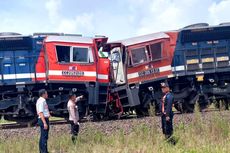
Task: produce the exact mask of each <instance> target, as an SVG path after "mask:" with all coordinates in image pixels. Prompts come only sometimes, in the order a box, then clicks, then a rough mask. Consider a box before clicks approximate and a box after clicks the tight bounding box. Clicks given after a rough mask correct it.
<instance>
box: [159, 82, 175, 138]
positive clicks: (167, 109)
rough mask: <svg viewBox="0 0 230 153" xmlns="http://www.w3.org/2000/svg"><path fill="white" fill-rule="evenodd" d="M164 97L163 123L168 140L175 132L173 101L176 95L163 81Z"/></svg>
mask: <svg viewBox="0 0 230 153" xmlns="http://www.w3.org/2000/svg"><path fill="white" fill-rule="evenodd" d="M161 90H162V92H163V98H162V102H161V123H162V131H163V134H164V135H165V138H166V139H167V140H168V139H169V138H171V136H172V134H173V115H174V114H173V111H172V107H173V101H174V97H173V94H172V93H171V91H170V88H169V85H168V84H167V83H165V82H163V83H161Z"/></svg>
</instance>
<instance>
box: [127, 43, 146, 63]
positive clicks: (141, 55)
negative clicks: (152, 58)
mask: <svg viewBox="0 0 230 153" xmlns="http://www.w3.org/2000/svg"><path fill="white" fill-rule="evenodd" d="M131 56H132V63H133V65H135V64H140V63H144V62H146V61H147V60H148V58H147V54H146V51H145V47H142V48H138V49H133V50H131Z"/></svg>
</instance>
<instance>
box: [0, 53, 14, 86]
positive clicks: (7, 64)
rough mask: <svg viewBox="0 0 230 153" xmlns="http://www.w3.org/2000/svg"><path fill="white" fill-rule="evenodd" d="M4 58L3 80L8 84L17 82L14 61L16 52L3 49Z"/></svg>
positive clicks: (2, 64)
mask: <svg viewBox="0 0 230 153" xmlns="http://www.w3.org/2000/svg"><path fill="white" fill-rule="evenodd" d="M2 55H3V58H2V60H1V70H2V71H1V73H2V76H3V77H2V82H3V83H6V84H8V83H9V84H14V83H15V78H16V74H15V62H14V52H13V51H2Z"/></svg>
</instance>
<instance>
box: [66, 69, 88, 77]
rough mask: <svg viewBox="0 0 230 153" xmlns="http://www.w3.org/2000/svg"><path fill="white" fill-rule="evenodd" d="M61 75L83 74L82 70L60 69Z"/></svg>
mask: <svg viewBox="0 0 230 153" xmlns="http://www.w3.org/2000/svg"><path fill="white" fill-rule="evenodd" d="M62 75H63V76H84V72H83V71H68V70H65V71H62Z"/></svg>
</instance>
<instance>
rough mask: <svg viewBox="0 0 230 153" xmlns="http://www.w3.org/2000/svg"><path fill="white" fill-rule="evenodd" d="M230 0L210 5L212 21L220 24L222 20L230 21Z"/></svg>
mask: <svg viewBox="0 0 230 153" xmlns="http://www.w3.org/2000/svg"><path fill="white" fill-rule="evenodd" d="M229 8H230V0H223V1H221V2H219V3H216V2H214V3H213V4H212V5H211V6H210V7H209V13H210V22H211V23H212V24H219V23H221V22H230V18H229V15H230V9H229Z"/></svg>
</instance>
